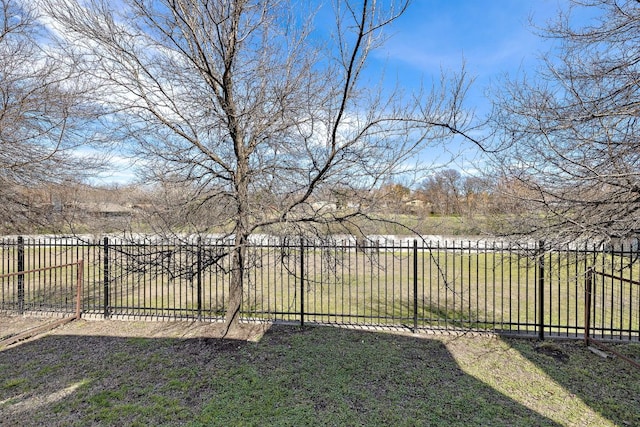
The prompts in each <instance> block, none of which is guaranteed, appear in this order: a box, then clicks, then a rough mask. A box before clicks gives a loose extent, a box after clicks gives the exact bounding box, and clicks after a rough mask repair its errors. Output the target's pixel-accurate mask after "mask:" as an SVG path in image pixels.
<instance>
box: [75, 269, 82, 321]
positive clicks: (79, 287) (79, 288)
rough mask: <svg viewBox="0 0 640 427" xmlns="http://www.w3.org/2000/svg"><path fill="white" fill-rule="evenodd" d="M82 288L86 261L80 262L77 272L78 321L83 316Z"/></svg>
mask: <svg viewBox="0 0 640 427" xmlns="http://www.w3.org/2000/svg"><path fill="white" fill-rule="evenodd" d="M82 288H84V260H82V259H81V260H79V261H78V271H77V272H76V320H78V319H80V316H82Z"/></svg>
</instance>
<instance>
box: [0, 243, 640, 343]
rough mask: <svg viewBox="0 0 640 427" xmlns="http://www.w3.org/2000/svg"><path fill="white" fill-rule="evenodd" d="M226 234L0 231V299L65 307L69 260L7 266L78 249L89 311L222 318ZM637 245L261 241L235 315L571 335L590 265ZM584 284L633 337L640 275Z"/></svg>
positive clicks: (34, 307) (604, 318) (600, 324)
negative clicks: (52, 297)
mask: <svg viewBox="0 0 640 427" xmlns="http://www.w3.org/2000/svg"><path fill="white" fill-rule="evenodd" d="M232 247H233V242H232V241H218V240H206V239H193V240H190V241H169V242H168V241H162V242H153V241H135V242H127V241H123V240H116V239H108V238H104V239H102V240H99V241H89V240H83V239H79V238H69V239H51V238H46V239H45V238H43V239H33V238H31V239H27V238H5V239H3V240H0V255H1V257H2V258H1V266H0V278H1V282H0V283H1V290H0V310H4V311H27V312H28V311H62V312H64V311H66V310H68V311H69V312H72V311H73V310H74V309H75V307H74V305H73V301H74V295H73V284H72V280H71V278H70V277H71V276H72V274H68V273H64V274H63V273H60V272H57V270H50V271H49V270H47V271H45V272H42V273H40V274H37V275H27V274H24V275H22V274H19V275H12V274H13V273H16V272H20V271H28V270H36V269H40V268H44V267H51V266H55V265H62V264H71V263H74V262H77V261H79V260H84V271H83V276H84V282H83V283H84V284H83V286H84V289H83V292H82V301H81V306H82V312H83V313H84V314H85V315H93V316H100V317H111V316H127V317H133V318H142V317H154V318H172V319H193V318H197V319H205V320H208V319H221V318H222V316H223V315H224V312H225V308H226V307H225V303H226V297H227V295H228V289H229V286H228V284H229V279H230V273H231V268H232V267H231V264H230V257H229V256H228V255H229V252H230V250H231V248H232ZM637 256H638V250H637V247H632V246H630V247H629V248H624V247H620V248H617V249H616V250H611V249H610V250H602V249H599V248H596V247H587V246H584V247H583V248H576V247H567V248H565V249H563V250H547V249H545V247H544V245H543V244H541V243H537V244H524V245H523V244H518V245H515V244H508V243H505V242H482V241H481V242H472V241H465V242H428V241H423V240H404V241H380V242H373V243H372V242H368V244H363V242H356V241H352V240H344V241H337V242H336V241H333V242H331V243H326V242H311V241H293V240H291V241H288V242H287V241H265V242H262V243H260V242H255V243H253V244H252V245H251V246H250V247H249V250H248V263H247V268H246V270H245V274H244V280H245V286H244V295H243V309H242V315H243V316H244V317H245V318H246V319H256V320H269V321H290V322H298V323H305V322H309V323H313V322H317V323H340V324H358V325H378V326H394V327H408V328H411V329H414V330H420V329H445V330H449V329H463V330H469V329H471V330H481V331H498V332H502V333H508V334H525V335H535V336H538V337H540V338H544V337H545V335H553V336H558V335H560V336H567V337H576V336H579V335H580V334H582V333H584V325H585V278H586V274H587V271H588V270H589V269H590V268H595V269H598V270H599V271H604V272H610V273H611V276H615V277H623V278H626V279H629V280H631V281H633V280H637V279H638V278H639V277H640V269H639V267H638V265H637V263H636V262H635V261H636V260H637ZM614 273H615V274H614ZM67 276H69V283H66V282H67V279H66V277H67ZM592 286H593V289H594V292H593V294H592V299H591V301H590V305H589V306H590V307H591V308H590V313H591V315H590V319H591V331H592V333H594V334H595V335H596V336H599V337H601V338H612V339H622V340H638V338H639V336H640V295H639V294H640V288H639V287H638V286H634V284H633V283H629V282H628V281H623V280H618V279H614V278H607V277H605V276H601V277H600V278H599V279H598V280H597V281H596V283H594V284H592ZM51 288H56V289H57V288H59V289H58V291H57V292H56V293H55V294H56V295H58V297H57V302H56V303H55V304H53V303H51V304H49V303H48V302H47V301H45V299H46V298H47V297H46V294H47V293H46V292H43V291H42V290H43V289H51ZM49 294H54V293H53V292H49ZM60 295H62V296H60ZM64 301H69V305H68V307H67V306H66V305H65V304H66V303H65V302H64Z"/></svg>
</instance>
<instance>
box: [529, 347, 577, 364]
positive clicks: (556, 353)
mask: <svg viewBox="0 0 640 427" xmlns="http://www.w3.org/2000/svg"><path fill="white" fill-rule="evenodd" d="M534 351H535V352H536V353H540V354H544V355H546V356H549V357H552V358H553V359H555V360H557V361H558V362H562V363H566V362H567V361H568V360H569V355H568V354H567V353H565V352H564V351H563V350H562V348H561V347H560V346H559V345H557V344H555V343H551V342H544V343H540V344H538V345H536V346H535V347H534Z"/></svg>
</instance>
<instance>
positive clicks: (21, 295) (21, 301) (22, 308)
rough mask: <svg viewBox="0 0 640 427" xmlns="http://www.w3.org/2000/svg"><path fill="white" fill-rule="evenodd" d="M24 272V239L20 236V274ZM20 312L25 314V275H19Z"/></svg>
mask: <svg viewBox="0 0 640 427" xmlns="http://www.w3.org/2000/svg"><path fill="white" fill-rule="evenodd" d="M22 272H24V237H22V236H18V273H22ZM18 312H19V313H20V314H24V274H18Z"/></svg>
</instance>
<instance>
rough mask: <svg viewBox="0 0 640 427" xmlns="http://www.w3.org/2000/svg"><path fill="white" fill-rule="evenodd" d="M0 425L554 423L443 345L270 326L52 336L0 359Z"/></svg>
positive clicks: (333, 330)
mask: <svg viewBox="0 0 640 427" xmlns="http://www.w3.org/2000/svg"><path fill="white" fill-rule="evenodd" d="M0 413H2V414H4V418H2V419H0V424H2V422H3V421H4V422H6V421H7V420H11V422H12V423H14V424H15V425H50V426H51V425H83V426H84V425H91V424H97V425H178V424H180V425H193V426H200V425H202V426H204V425H221V426H229V425H290V426H300V425H352V426H356V425H367V426H370V425H395V426H400V425H447V426H450V425H519V426H524V425H535V426H544V425H557V424H556V423H554V422H553V421H551V420H550V419H548V418H545V417H543V416H541V415H539V414H537V413H536V412H534V411H532V410H530V409H528V408H526V407H525V406H523V405H521V404H519V403H517V402H515V401H514V400H512V399H511V398H509V397H507V396H506V395H504V394H501V393H499V392H497V391H495V390H494V389H493V388H491V387H489V386H487V385H486V384H484V383H483V382H481V381H478V380H476V379H475V378H474V377H472V376H470V375H467V374H465V373H464V372H463V371H462V370H461V369H460V367H459V366H458V365H457V363H456V361H455V360H454V359H453V357H452V356H451V354H450V353H449V352H448V350H447V349H446V347H445V346H444V344H443V343H442V342H440V341H436V340H428V339H415V338H411V337H402V336H394V335H389V334H380V333H370V332H363V331H354V330H345V329H338V328H327V327H324V328H319V327H318V328H313V327H311V328H307V329H303V330H301V329H299V328H296V327H284V326H274V327H273V328H272V329H271V330H269V331H268V332H267V333H266V334H265V336H264V337H263V339H262V340H261V341H259V342H245V341H231V340H218V339H166V338H164V339H158V338H116V337H95V336H74V335H59V336H56V335H51V336H47V337H44V338H41V339H39V340H35V341H32V342H28V343H24V344H23V345H20V346H18V347H14V348H10V349H6V350H4V351H2V352H0Z"/></svg>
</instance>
